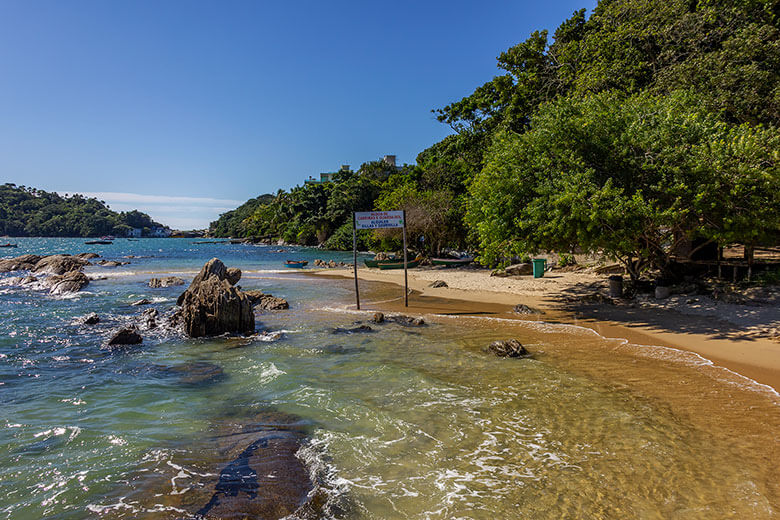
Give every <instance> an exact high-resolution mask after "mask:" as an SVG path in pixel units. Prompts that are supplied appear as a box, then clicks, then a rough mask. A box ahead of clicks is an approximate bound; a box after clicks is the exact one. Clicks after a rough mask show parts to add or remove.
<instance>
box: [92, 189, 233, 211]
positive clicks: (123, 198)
mask: <svg viewBox="0 0 780 520" xmlns="http://www.w3.org/2000/svg"><path fill="white" fill-rule="evenodd" d="M82 195H84V196H85V197H94V198H96V199H99V200H105V201H106V202H109V201H111V202H124V203H126V204H179V205H186V204H191V205H193V206H210V205H214V204H218V205H220V206H221V207H224V206H230V207H232V208H234V207H236V206H238V205H240V204H243V203H244V201H242V200H231V199H214V198H211V197H173V196H169V195H143V194H141V193H121V192H115V191H87V192H84V193H82Z"/></svg>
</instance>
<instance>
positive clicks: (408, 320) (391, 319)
mask: <svg viewBox="0 0 780 520" xmlns="http://www.w3.org/2000/svg"><path fill="white" fill-rule="evenodd" d="M369 321H371V322H373V323H397V324H399V325H403V326H405V327H420V326H422V325H425V320H424V319H422V318H415V317H413V316H406V315H404V314H396V315H390V316H386V315H385V314H384V313H381V312H375V313H374V315H373V316H372V317H371V319H370V320H369Z"/></svg>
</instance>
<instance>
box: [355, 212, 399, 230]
mask: <svg viewBox="0 0 780 520" xmlns="http://www.w3.org/2000/svg"><path fill="white" fill-rule="evenodd" d="M402 227H404V212H403V211H356V212H355V229H387V228H402Z"/></svg>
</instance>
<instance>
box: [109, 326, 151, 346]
mask: <svg viewBox="0 0 780 520" xmlns="http://www.w3.org/2000/svg"><path fill="white" fill-rule="evenodd" d="M143 341H144V340H143V338H142V337H141V335H140V334H138V332H136V331H135V329H131V328H123V329H119V330H118V331H117V332H116V334H114V335H113V336H112V337H111V339H110V340H108V346H110V347H111V346H118V345H138V344H140V343H143Z"/></svg>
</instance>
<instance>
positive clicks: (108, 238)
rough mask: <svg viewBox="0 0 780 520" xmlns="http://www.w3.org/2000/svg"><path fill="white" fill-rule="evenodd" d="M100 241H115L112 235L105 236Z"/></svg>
mask: <svg viewBox="0 0 780 520" xmlns="http://www.w3.org/2000/svg"><path fill="white" fill-rule="evenodd" d="M100 240H105V241H106V242H111V241H112V240H115V239H114V236H113V235H105V236H102V237H100Z"/></svg>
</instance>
